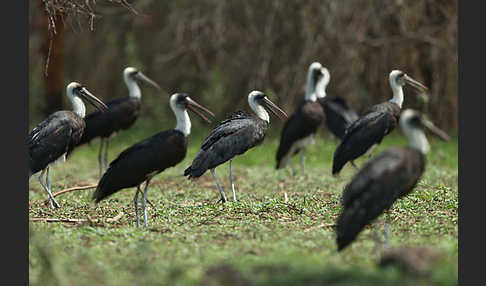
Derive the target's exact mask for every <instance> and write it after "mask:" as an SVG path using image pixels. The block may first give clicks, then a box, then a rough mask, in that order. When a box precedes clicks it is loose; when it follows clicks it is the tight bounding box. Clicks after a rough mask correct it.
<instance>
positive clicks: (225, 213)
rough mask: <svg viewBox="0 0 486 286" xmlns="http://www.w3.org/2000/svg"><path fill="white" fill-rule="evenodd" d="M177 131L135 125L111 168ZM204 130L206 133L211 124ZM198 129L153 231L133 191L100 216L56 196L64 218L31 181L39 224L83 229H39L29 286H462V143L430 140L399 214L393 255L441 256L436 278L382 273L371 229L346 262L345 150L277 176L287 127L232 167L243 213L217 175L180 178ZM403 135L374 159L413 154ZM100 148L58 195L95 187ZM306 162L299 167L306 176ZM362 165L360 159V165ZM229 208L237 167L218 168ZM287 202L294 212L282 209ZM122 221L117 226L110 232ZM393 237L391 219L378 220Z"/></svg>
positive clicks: (83, 203) (319, 151)
mask: <svg viewBox="0 0 486 286" xmlns="http://www.w3.org/2000/svg"><path fill="white" fill-rule="evenodd" d="M172 125H173V124H172V123H170V124H169V123H163V124H160V125H150V124H148V123H147V122H144V121H137V123H136V125H135V126H134V128H132V129H131V130H130V131H124V132H120V133H119V134H118V135H117V136H116V137H114V138H113V139H112V140H111V143H110V161H111V160H113V159H114V158H115V157H116V156H117V155H118V154H119V153H120V152H121V151H122V150H124V149H125V148H127V147H128V146H130V145H132V144H134V143H135V142H137V141H139V140H141V139H143V138H146V137H148V136H150V135H152V134H153V133H155V132H158V131H159V130H165V129H168V128H172V127H173V126H172ZM201 126H202V125H201ZM209 128H211V127H208V126H205V127H200V128H193V132H195V133H196V134H191V135H190V138H189V150H188V154H187V156H186V158H185V160H184V161H183V162H181V163H180V164H179V165H177V166H176V167H174V168H171V169H168V170H166V171H165V172H163V173H161V174H160V175H158V176H157V177H155V178H154V179H153V180H152V182H151V185H150V187H149V188H150V192H149V194H148V199H149V200H150V202H151V203H152V204H153V207H152V206H151V205H148V224H149V226H148V228H146V229H142V230H137V229H136V227H135V212H134V209H133V205H132V200H133V195H134V193H135V190H134V189H126V190H122V191H120V192H118V193H116V194H115V195H113V196H111V197H109V198H108V199H106V200H105V201H102V202H101V203H99V204H98V205H94V203H93V202H92V201H91V199H90V198H91V194H92V192H93V190H81V191H75V192H70V193H66V194H62V195H60V196H59V197H57V200H58V202H59V203H60V204H61V208H60V209H58V210H51V209H50V208H48V207H47V205H45V204H44V201H45V199H46V198H47V195H46V194H45V192H44V191H43V190H42V188H41V186H40V184H39V183H38V181H37V179H36V177H37V176H38V175H35V177H33V178H32V179H31V180H30V188H29V198H30V206H29V217H30V218H31V219H33V218H56V219H78V220H83V221H80V222H78V223H67V222H64V223H63V222H37V221H36V222H30V223H29V228H30V240H29V249H30V252H29V280H30V284H31V285H457V277H458V275H457V257H458V248H457V245H458V241H457V236H458V225H457V209H458V194H457V191H458V188H457V185H458V182H457V173H458V172H457V160H458V153H457V150H458V148H457V138H455V139H454V140H452V141H450V142H440V141H437V140H434V139H432V138H430V139H429V140H430V142H431V146H432V148H431V151H430V153H429V154H428V161H427V170H426V173H425V174H424V176H423V177H422V179H421V180H420V182H419V184H418V186H417V187H416V189H415V191H414V192H413V193H412V194H411V195H409V196H408V197H406V198H404V199H401V200H399V201H398V202H397V203H396V204H395V205H394V207H393V209H392V211H391V219H392V220H393V224H392V227H391V231H392V232H391V244H392V246H399V245H418V246H427V247H431V248H434V249H437V250H438V251H440V253H442V258H441V259H440V261H439V262H437V263H436V264H435V265H434V266H432V268H431V270H430V272H428V273H427V274H426V275H421V276H417V275H411V274H408V273H407V272H405V271H403V270H400V268H397V267H387V268H380V267H377V263H376V258H375V256H374V250H373V247H374V244H373V240H372V229H371V227H370V228H366V229H365V230H364V231H363V232H362V233H361V234H360V235H359V237H358V238H357V240H356V241H355V242H354V243H353V244H352V245H351V246H350V247H348V248H347V249H345V250H344V251H343V252H341V253H338V252H337V251H336V244H335V234H334V231H333V227H332V224H333V223H334V222H335V219H336V217H337V215H338V213H339V210H340V206H339V200H340V196H341V193H342V190H343V188H344V186H345V185H346V183H347V182H348V181H349V180H350V179H351V177H352V175H353V174H354V168H352V167H351V166H345V168H344V169H343V172H342V173H341V175H340V177H333V176H332V175H331V164H332V154H333V152H334V150H335V148H336V146H337V143H338V142H337V141H336V140H334V139H332V138H329V137H324V136H319V137H318V138H317V140H316V144H315V145H313V146H311V147H310V148H309V150H308V152H307V156H306V169H305V171H304V172H302V171H301V170H300V168H297V170H298V175H297V176H296V177H292V176H290V172H289V171H288V170H281V171H278V172H277V171H276V170H275V169H274V166H275V153H276V150H277V147H278V139H279V138H278V132H279V131H280V128H279V127H276V126H272V127H271V128H274V129H276V130H272V131H271V132H270V134H269V136H267V138H266V139H265V141H264V142H263V144H262V145H261V146H259V147H256V148H254V149H252V150H250V151H248V152H247V153H246V154H245V155H244V156H239V157H237V158H236V159H235V160H234V161H233V172H234V176H235V179H236V186H237V196H238V200H239V202H238V203H233V202H231V201H230V202H228V203H227V204H225V205H221V204H216V201H217V200H218V199H219V193H218V191H217V188H216V185H215V183H214V181H213V178H212V177H211V175H210V173H209V172H207V173H206V174H204V175H203V176H202V177H201V178H200V179H199V180H195V181H190V180H187V179H186V178H185V177H183V176H182V173H183V171H184V169H185V168H186V167H187V166H189V165H190V163H191V161H192V159H193V158H194V155H195V154H196V152H197V150H198V149H199V146H200V144H201V142H202V140H203V139H204V137H205V136H206V135H207V132H208V130H209ZM406 144H407V142H406V139H405V138H404V137H403V136H401V134H400V133H399V132H394V133H393V134H391V135H390V136H388V137H387V138H386V139H385V140H384V141H383V143H382V144H381V145H380V146H379V147H378V148H376V149H375V154H378V153H380V152H382V151H383V150H385V149H386V148H389V147H390V146H396V145H406ZM98 146H99V145H98V141H93V143H92V144H91V145H87V146H84V147H82V148H80V149H79V150H77V151H76V152H75V153H74V154H73V156H72V157H71V158H70V159H69V160H68V161H66V162H65V163H63V164H60V165H57V166H54V167H52V168H51V181H52V188H53V192H57V191H59V190H61V189H64V188H68V187H72V186H78V185H84V184H96V182H97V180H98V162H97V154H98ZM299 159H300V158H295V159H294V162H295V163H294V165H295V166H296V167H300V166H299V164H298V163H299ZM363 162H364V159H359V160H357V164H358V165H360V164H362V163H363ZM216 173H217V175H218V177H219V178H220V180H221V182H222V184H223V188H224V189H225V192H226V195H227V197H228V198H231V197H232V196H231V188H230V185H229V178H228V176H229V166H228V164H225V165H222V166H220V167H218V168H217V169H216ZM285 193H286V194H287V196H288V201H287V202H286V201H285V200H284V194H285ZM120 213H123V214H122V215H121V217H120V218H119V219H117V220H115V221H110V218H114V217H117V216H119V215H120ZM377 225H378V227H379V230H380V231H381V232H382V231H383V220H382V219H378V220H377Z"/></svg>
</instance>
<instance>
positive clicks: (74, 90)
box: [66, 82, 108, 118]
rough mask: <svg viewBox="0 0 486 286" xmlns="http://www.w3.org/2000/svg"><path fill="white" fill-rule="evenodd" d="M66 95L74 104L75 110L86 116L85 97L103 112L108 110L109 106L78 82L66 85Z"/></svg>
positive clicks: (81, 115)
mask: <svg viewBox="0 0 486 286" xmlns="http://www.w3.org/2000/svg"><path fill="white" fill-rule="evenodd" d="M66 95H67V97H68V98H69V99H70V100H71V103H72V104H73V112H74V113H76V114H77V115H79V116H80V117H81V118H84V116H85V115H86V107H85V106H84V103H83V99H84V100H86V101H87V102H88V103H90V104H91V105H93V106H94V107H96V108H97V109H99V110H100V111H101V112H104V111H106V110H108V107H107V106H106V105H105V104H104V103H103V102H102V101H101V100H99V99H98V98H97V97H96V96H94V95H93V94H92V93H91V92H89V91H88V90H87V89H86V88H85V87H84V86H82V85H81V84H80V83H77V82H71V83H70V84H68V85H67V87H66Z"/></svg>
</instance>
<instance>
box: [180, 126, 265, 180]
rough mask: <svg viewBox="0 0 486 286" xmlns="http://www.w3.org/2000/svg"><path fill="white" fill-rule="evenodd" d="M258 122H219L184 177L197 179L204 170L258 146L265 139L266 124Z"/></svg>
mask: <svg viewBox="0 0 486 286" xmlns="http://www.w3.org/2000/svg"><path fill="white" fill-rule="evenodd" d="M258 120H259V119H257V118H253V117H249V118H248V117H246V116H236V117H232V118H229V119H227V120H225V121H223V122H221V124H219V125H218V126H217V127H216V128H215V129H214V130H213V131H211V133H210V134H209V135H208V137H207V138H206V139H205V140H204V142H203V143H202V146H201V149H200V150H199V152H198V153H197V154H196V157H195V158H194V160H193V162H192V164H191V166H189V167H188V168H187V169H186V170H185V171H184V176H187V175H189V177H199V176H201V175H202V174H204V172H206V170H208V169H212V168H215V167H216V166H218V165H220V164H222V163H224V162H226V161H228V160H230V159H232V158H233V157H235V156H236V155H240V154H243V153H245V152H246V151H247V150H248V149H250V148H251V147H253V146H255V145H257V144H259V143H260V142H261V141H262V140H263V138H264V137H265V131H266V126H267V123H266V122H263V121H262V122H258ZM259 124H262V126H259ZM259 127H261V128H259Z"/></svg>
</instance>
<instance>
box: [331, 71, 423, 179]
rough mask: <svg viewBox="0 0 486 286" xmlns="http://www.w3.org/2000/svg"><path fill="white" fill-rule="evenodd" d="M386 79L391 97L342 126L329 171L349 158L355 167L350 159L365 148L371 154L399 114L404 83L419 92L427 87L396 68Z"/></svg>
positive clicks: (364, 150)
mask: <svg viewBox="0 0 486 286" xmlns="http://www.w3.org/2000/svg"><path fill="white" fill-rule="evenodd" d="M389 82H390V86H391V89H392V91H393V98H392V99H390V100H389V101H387V102H383V103H381V104H377V105H374V106H372V107H371V108H369V109H368V110H367V111H366V112H365V113H364V115H362V116H361V117H360V118H359V119H358V120H356V121H354V122H353V123H351V125H350V126H349V127H348V128H347V129H346V133H345V135H344V138H343V140H342V141H341V143H340V144H339V145H338V147H337V148H336V151H335V152H334V158H333V162H332V174H333V175H337V174H338V173H339V172H340V171H341V169H342V168H343V167H344V165H345V164H346V163H347V162H349V161H351V163H352V164H353V166H355V167H356V165H355V164H354V162H353V161H354V160H355V159H356V158H358V157H360V156H361V155H363V154H365V153H366V152H369V154H370V155H369V156H370V157H371V153H372V151H373V148H374V147H375V146H376V145H377V144H380V143H381V141H382V140H383V138H384V137H385V136H386V135H387V134H388V133H390V132H391V131H392V130H393V129H395V127H396V126H397V125H398V120H399V118H400V111H401V108H402V104H403V86H404V85H405V84H407V83H408V84H410V85H411V86H412V87H414V88H416V89H417V90H418V91H419V92H420V93H421V94H422V93H424V92H425V91H426V90H427V87H425V86H424V85H423V84H421V83H420V82H418V81H416V80H414V79H413V78H411V77H410V76H408V75H407V74H405V73H404V72H402V71H399V70H393V71H392V72H391V73H390V75H389ZM356 168H357V167H356Z"/></svg>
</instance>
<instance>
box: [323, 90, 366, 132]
mask: <svg viewBox="0 0 486 286" xmlns="http://www.w3.org/2000/svg"><path fill="white" fill-rule="evenodd" d="M319 102H320V103H321V105H322V108H323V109H324V114H325V115H326V120H325V122H326V126H327V129H329V131H331V133H332V134H333V135H334V136H336V137H337V138H339V139H340V140H342V139H343V137H344V133H345V131H346V128H348V127H349V126H350V125H351V123H353V122H354V121H356V120H357V119H358V114H356V112H355V111H354V110H352V109H351V108H350V107H349V106H348V104H347V103H346V100H344V98H342V97H337V96H333V97H330V96H326V97H325V98H322V99H319Z"/></svg>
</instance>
